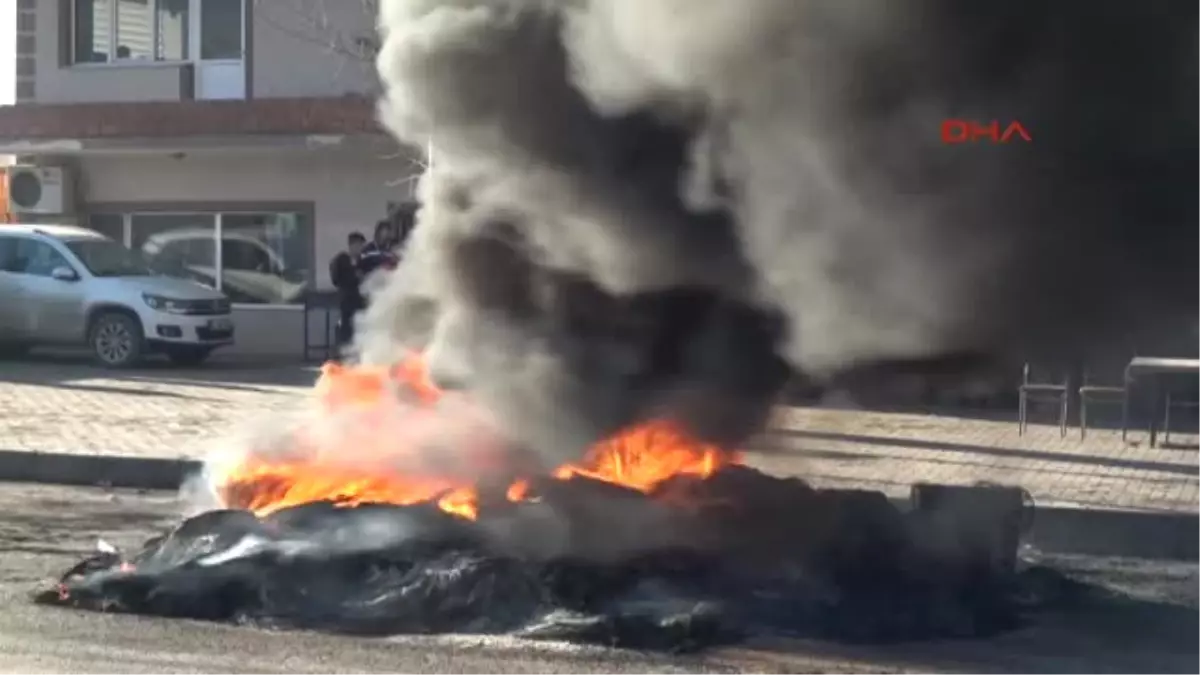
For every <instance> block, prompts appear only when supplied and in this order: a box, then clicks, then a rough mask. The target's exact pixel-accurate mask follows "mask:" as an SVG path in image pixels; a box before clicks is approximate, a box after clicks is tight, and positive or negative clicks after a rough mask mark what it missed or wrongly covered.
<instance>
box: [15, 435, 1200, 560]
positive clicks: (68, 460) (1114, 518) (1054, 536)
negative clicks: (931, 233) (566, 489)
mask: <svg viewBox="0 0 1200 675" xmlns="http://www.w3.org/2000/svg"><path fill="white" fill-rule="evenodd" d="M201 466H202V463H201V462H199V461H196V460H192V459H165V458H161V457H122V456H111V455H108V456H98V455H72V454H67V453H53V452H29V451H24V450H0V481H6V482H15V483H50V484H56V485H73V486H85V487H97V486H103V487H116V488H130V489H140V490H178V489H179V487H180V485H182V484H183V481H184V479H185V478H187V477H188V476H191V475H194V474H195V473H197V472H198V471H199V470H200V468H201ZM892 503H893V504H895V505H896V506H897V508H899V509H901V510H904V511H907V510H908V509H909V508H910V505H909V501H908V499H899V498H892ZM1024 541H1025V543H1026V544H1028V545H1030V546H1032V547H1033V548H1035V549H1037V550H1040V551H1042V552H1044V553H1056V554H1074V555H1097V556H1128V557H1136V558H1152V559H1164V560H1185V561H1192V560H1197V559H1200V514H1196V513H1178V512H1165V511H1121V510H1115V509H1094V508H1079V507H1071V506H1039V507H1037V509H1036V511H1035V512H1034V521H1033V527H1032V528H1031V530H1030V531H1029V532H1028V533H1027V534H1026V536H1025V539H1024Z"/></svg>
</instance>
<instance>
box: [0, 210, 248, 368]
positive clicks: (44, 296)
mask: <svg viewBox="0 0 1200 675" xmlns="http://www.w3.org/2000/svg"><path fill="white" fill-rule="evenodd" d="M232 343H233V321H232V318H231V316H230V303H229V299H228V298H226V297H225V296H224V295H223V294H221V293H220V292H218V291H216V290H213V289H211V288H208V287H207V286H202V285H200V284H198V283H196V282H194V281H190V280H187V279H178V278H175V277H168V276H161V275H159V274H157V273H155V272H153V271H152V270H151V269H150V268H149V267H148V266H147V265H146V262H145V261H144V259H143V258H142V256H141V255H140V254H139V253H137V252H135V251H132V250H130V249H128V248H126V247H125V246H123V245H121V244H119V243H117V242H115V241H113V240H112V239H109V238H108V237H105V236H103V235H101V234H99V233H97V232H94V231H92V230H88V229H84V228H79V227H68V226H60V225H58V226H56V225H0V352H7V353H8V354H13V353H21V352H24V351H26V350H28V349H30V348H33V347H38V346H60V345H86V346H87V347H88V348H90V349H91V352H92V354H93V355H94V356H95V358H96V360H97V361H99V362H100V363H101V364H103V365H105V366H110V367H127V366H131V365H134V364H136V363H137V362H138V361H140V360H141V358H142V356H143V355H145V354H146V353H149V352H161V353H164V354H166V356H167V357H168V358H170V359H171V360H172V361H174V362H176V363H178V364H180V365H194V364H198V363H201V362H203V361H204V360H205V359H206V358H208V356H209V354H211V353H212V351H213V350H214V349H216V348H217V347H220V346H222V345H229V344H232Z"/></svg>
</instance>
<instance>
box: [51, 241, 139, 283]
mask: <svg viewBox="0 0 1200 675" xmlns="http://www.w3.org/2000/svg"><path fill="white" fill-rule="evenodd" d="M65 243H66V245H67V248H69V249H71V252H72V253H74V254H75V255H76V256H78V258H79V260H80V262H82V263H83V265H84V266H85V267H87V268H88V271H90V272H91V273H92V274H94V275H95V276H98V277H146V276H152V275H154V272H153V271H152V270H151V269H150V266H149V265H147V264H146V259H145V258H143V257H142V255H141V254H140V253H138V252H137V251H133V250H131V249H128V248H126V247H124V246H122V245H121V244H118V243H117V242H115V241H113V240H111V239H75V240H73V241H67V242H65Z"/></svg>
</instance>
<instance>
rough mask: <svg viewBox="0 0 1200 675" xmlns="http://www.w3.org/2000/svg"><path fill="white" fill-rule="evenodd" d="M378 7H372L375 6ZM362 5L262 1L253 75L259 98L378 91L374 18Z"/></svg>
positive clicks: (356, 0) (354, 0) (359, 1)
mask: <svg viewBox="0 0 1200 675" xmlns="http://www.w3.org/2000/svg"><path fill="white" fill-rule="evenodd" d="M371 4H373V3H371ZM366 5H367V3H364V1H363V0H257V1H256V2H254V5H253V8H252V11H253V15H254V23H253V27H254V32H253V36H252V38H251V40H252V41H251V52H252V58H251V76H252V82H253V91H254V96H255V97H256V98H287V97H293V96H341V95H342V94H347V93H351V94H360V93H366V92H372V91H374V90H375V85H376V79H375V62H374V60H373V57H372V56H371V52H370V50H365V51H364V50H363V48H362V43H363V42H373V41H374V40H375V16H374V13H373V12H369V11H367V9H366V8H365V7H366Z"/></svg>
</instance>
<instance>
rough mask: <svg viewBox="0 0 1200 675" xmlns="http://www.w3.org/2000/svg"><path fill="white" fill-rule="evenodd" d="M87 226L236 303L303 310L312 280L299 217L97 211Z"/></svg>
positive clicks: (306, 230)
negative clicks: (219, 292) (282, 306)
mask: <svg viewBox="0 0 1200 675" xmlns="http://www.w3.org/2000/svg"><path fill="white" fill-rule="evenodd" d="M116 218H119V219H120V221H121V222H120V224H119V225H118V224H117V223H116V221H115V220H114V219H116ZM88 226H89V227H90V228H91V229H93V230H96V231H98V232H102V233H103V234H105V235H108V236H110V237H113V238H114V239H117V240H118V241H121V242H123V243H125V244H126V245H127V246H129V247H130V248H132V249H134V250H136V251H140V252H141V253H142V255H143V256H145V258H146V262H147V263H148V264H149V265H150V267H151V268H153V269H154V270H155V271H157V272H159V273H161V274H167V275H170V276H176V277H180V278H185V279H191V280H193V281H196V282H199V283H201V284H204V285H206V286H209V287H211V288H216V289H218V290H220V291H222V292H223V293H225V295H227V296H229V299H230V300H232V301H233V302H235V303H242V304H254V305H297V304H301V303H303V302H304V294H305V292H306V291H307V290H308V289H309V288H310V287H311V285H312V284H313V282H314V275H313V264H312V258H313V254H312V243H313V230H312V223H311V222H309V218H308V217H307V215H306V214H303V213H297V212H273V211H261V212H260V211H253V212H210V213H144V212H143V213H127V214H112V213H96V214H92V215H91V216H89V218H88Z"/></svg>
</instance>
